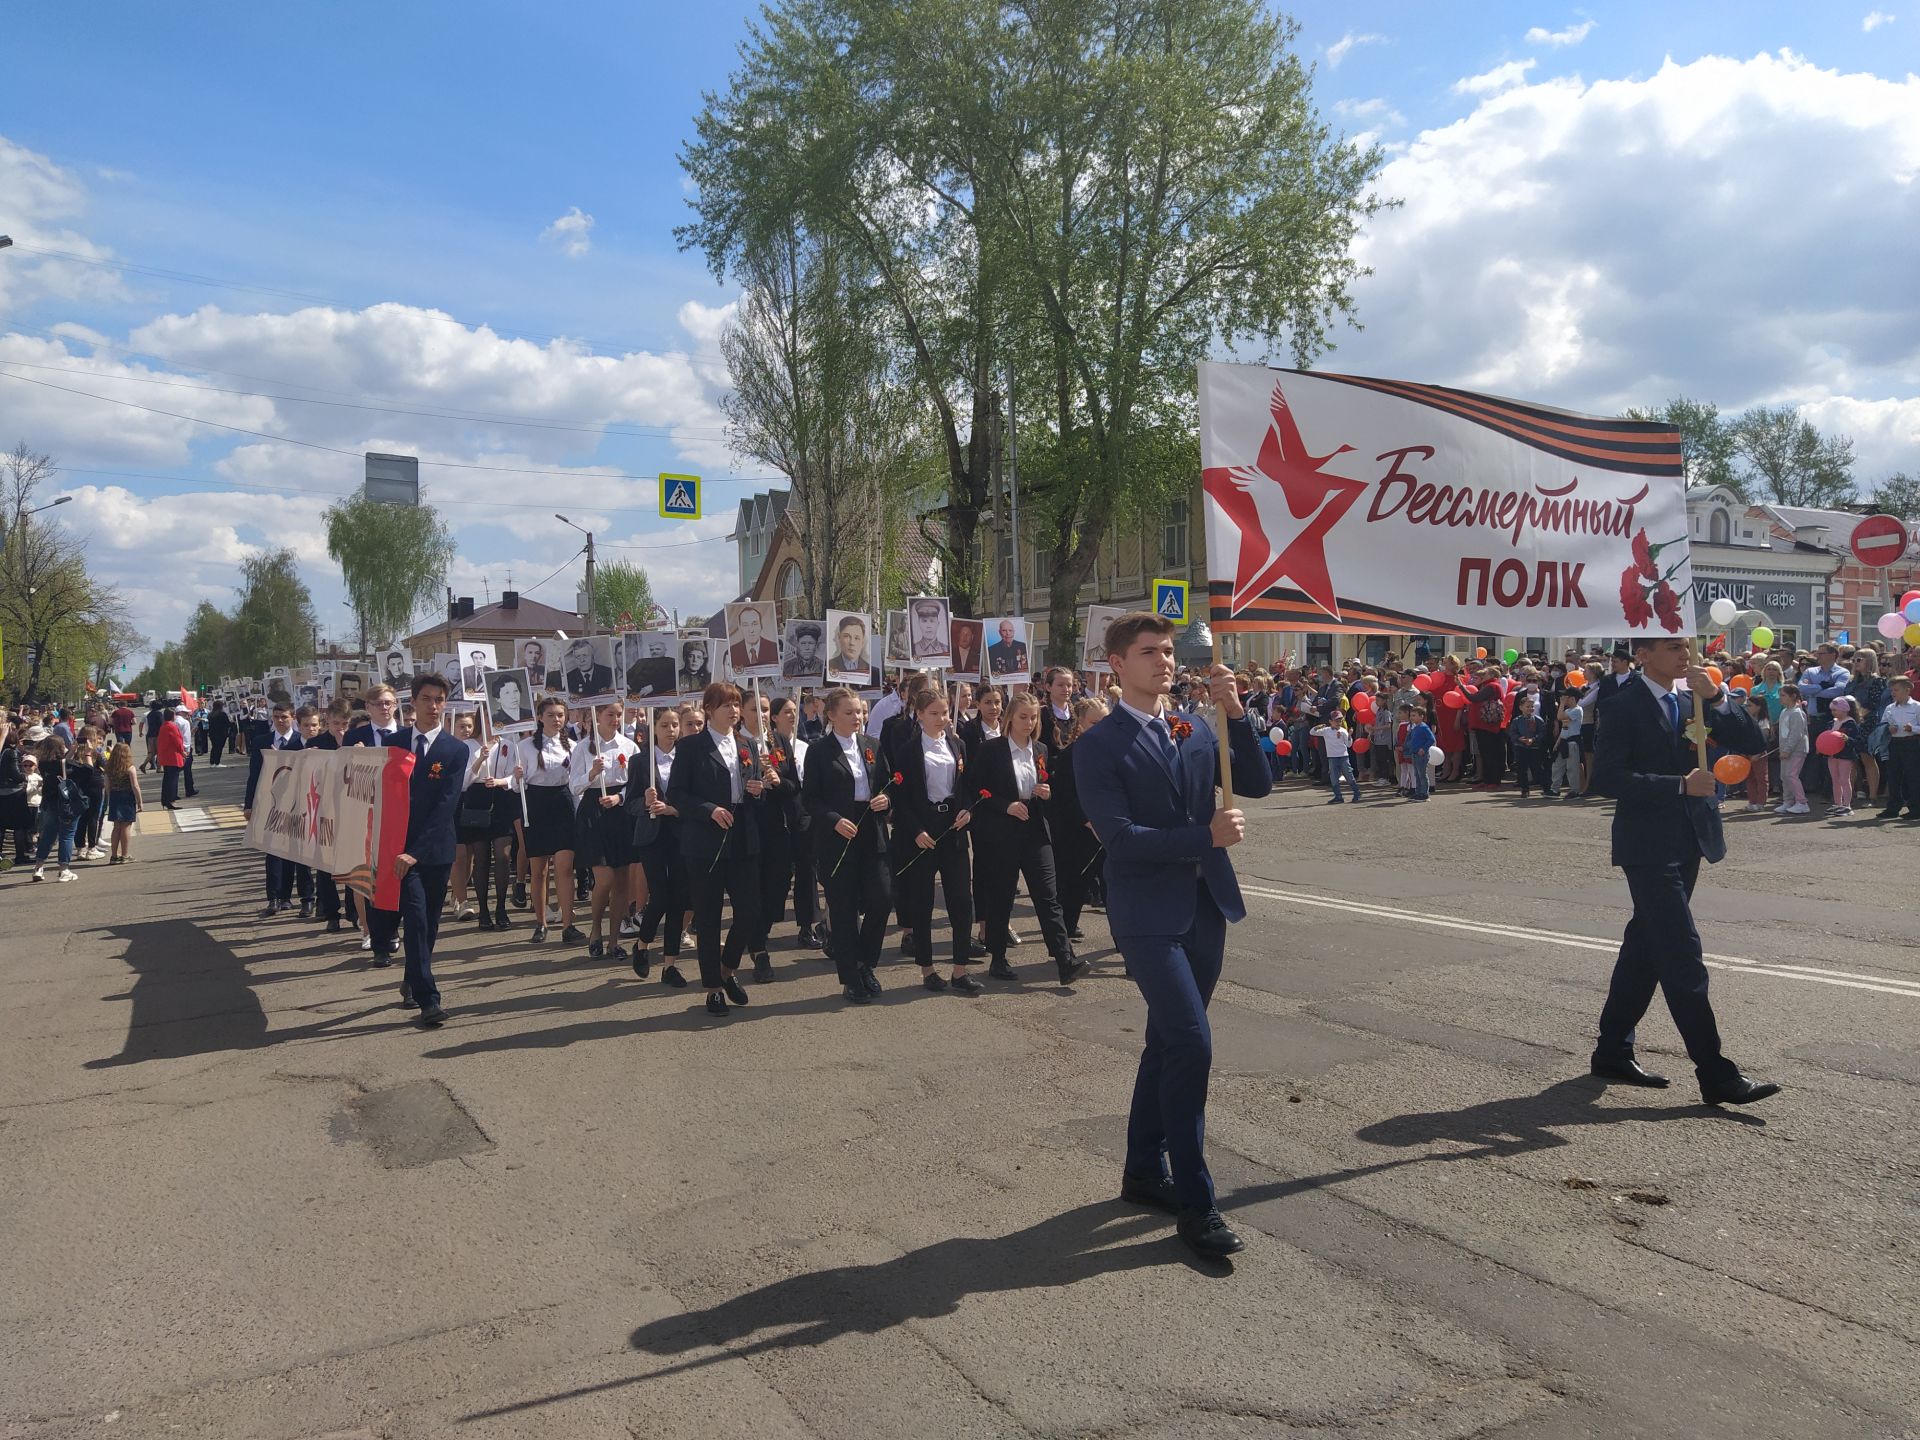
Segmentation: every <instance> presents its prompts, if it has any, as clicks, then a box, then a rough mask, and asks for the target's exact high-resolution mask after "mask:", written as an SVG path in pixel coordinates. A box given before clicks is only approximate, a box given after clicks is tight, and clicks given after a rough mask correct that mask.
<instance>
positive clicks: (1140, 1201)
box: [1120, 1175, 1180, 1215]
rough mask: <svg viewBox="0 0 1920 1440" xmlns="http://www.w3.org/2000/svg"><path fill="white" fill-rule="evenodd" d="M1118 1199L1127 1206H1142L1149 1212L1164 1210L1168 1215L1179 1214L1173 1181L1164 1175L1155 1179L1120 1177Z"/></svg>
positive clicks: (1178, 1202)
mask: <svg viewBox="0 0 1920 1440" xmlns="http://www.w3.org/2000/svg"><path fill="white" fill-rule="evenodd" d="M1120 1198H1121V1199H1122V1200H1124V1201H1126V1202H1127V1203H1128V1204H1129V1205H1144V1206H1146V1207H1147V1208H1148V1209H1149V1210H1164V1211H1166V1212H1167V1214H1169V1215H1178V1214H1179V1213H1180V1201H1179V1199H1178V1198H1177V1197H1176V1196H1175V1195H1174V1193H1173V1181H1171V1180H1169V1179H1168V1178H1167V1177H1166V1176H1164V1175H1162V1176H1159V1177H1157V1178H1155V1177H1152V1176H1147V1175H1122V1176H1121V1177H1120Z"/></svg>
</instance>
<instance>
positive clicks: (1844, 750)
mask: <svg viewBox="0 0 1920 1440" xmlns="http://www.w3.org/2000/svg"><path fill="white" fill-rule="evenodd" d="M1827 709H1828V712H1829V713H1830V714H1831V715H1832V716H1833V728H1834V729H1835V730H1836V731H1838V732H1839V734H1840V737H1841V744H1840V748H1839V749H1838V750H1837V751H1835V752H1834V753H1833V754H1831V755H1829V756H1828V757H1827V774H1828V776H1829V777H1831V778H1832V780H1833V804H1832V805H1830V806H1828V807H1827V814H1829V815H1831V816H1833V817H1834V818H1836V819H1842V818H1844V817H1846V816H1848V815H1851V814H1853V767H1854V765H1855V763H1856V762H1857V761H1858V760H1859V759H1860V722H1859V721H1858V720H1856V719H1854V718H1853V701H1851V700H1849V699H1848V698H1847V697H1846V696H1845V695H1836V696H1835V697H1834V698H1833V700H1832V701H1831V702H1830V703H1829V704H1828V706H1827Z"/></svg>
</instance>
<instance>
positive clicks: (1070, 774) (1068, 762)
mask: <svg viewBox="0 0 1920 1440" xmlns="http://www.w3.org/2000/svg"><path fill="white" fill-rule="evenodd" d="M1077 743H1078V742H1076V744H1077ZM1074 748H1075V746H1074V745H1062V746H1061V747H1060V748H1059V749H1058V750H1056V751H1054V755H1053V765H1052V769H1051V773H1052V777H1053V780H1052V783H1053V798H1052V799H1051V800H1049V801H1048V802H1047V821H1048V825H1049V827H1050V828H1051V829H1053V830H1056V831H1057V832H1058V833H1059V834H1062V835H1064V834H1065V833H1066V832H1067V830H1069V829H1072V830H1074V831H1077V832H1079V833H1080V834H1083V835H1086V836H1087V839H1088V841H1089V842H1093V836H1092V835H1091V834H1088V833H1087V812H1086V811H1085V810H1083V809H1082V808H1081V807H1080V782H1079V780H1078V779H1076V778H1075V775H1074V764H1073V752H1074ZM1094 843H1097V842H1094Z"/></svg>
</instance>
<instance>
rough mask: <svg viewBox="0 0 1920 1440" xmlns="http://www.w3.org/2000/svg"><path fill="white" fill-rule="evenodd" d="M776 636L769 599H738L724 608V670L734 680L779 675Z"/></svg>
mask: <svg viewBox="0 0 1920 1440" xmlns="http://www.w3.org/2000/svg"><path fill="white" fill-rule="evenodd" d="M779 633H780V631H779V627H778V625H777V624H776V623H775V621H774V614H773V602H772V601H771V600H738V601H735V602H733V603H732V604H730V605H728V606H727V668H728V670H729V671H730V672H731V674H732V676H733V678H734V679H735V680H754V679H766V678H768V677H770V676H775V675H778V674H779V673H780V642H779V641H778V640H777V639H776V638H775V637H776V636H777V635H778V634H779Z"/></svg>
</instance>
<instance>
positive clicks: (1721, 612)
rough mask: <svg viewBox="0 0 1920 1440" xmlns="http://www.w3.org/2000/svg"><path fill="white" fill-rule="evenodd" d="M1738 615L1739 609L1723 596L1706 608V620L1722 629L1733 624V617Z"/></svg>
mask: <svg viewBox="0 0 1920 1440" xmlns="http://www.w3.org/2000/svg"><path fill="white" fill-rule="evenodd" d="M1739 613H1740V607H1739V606H1738V605H1736V604H1734V603H1733V601H1731V600H1729V599H1727V598H1726V597H1725V596H1724V595H1723V596H1721V597H1720V598H1719V599H1718V600H1716V601H1714V602H1713V604H1711V605H1709V606H1708V607H1707V618H1708V619H1710V620H1712V621H1713V623H1714V624H1715V625H1718V626H1721V627H1722V628H1724V627H1726V626H1728V625H1731V624H1732V623H1733V617H1734V616H1736V615H1738V614H1739Z"/></svg>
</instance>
